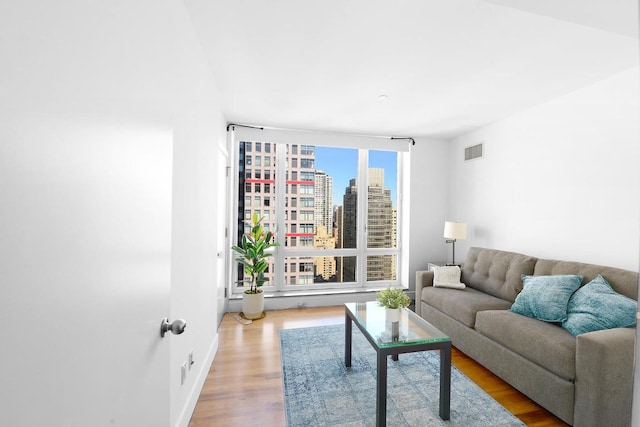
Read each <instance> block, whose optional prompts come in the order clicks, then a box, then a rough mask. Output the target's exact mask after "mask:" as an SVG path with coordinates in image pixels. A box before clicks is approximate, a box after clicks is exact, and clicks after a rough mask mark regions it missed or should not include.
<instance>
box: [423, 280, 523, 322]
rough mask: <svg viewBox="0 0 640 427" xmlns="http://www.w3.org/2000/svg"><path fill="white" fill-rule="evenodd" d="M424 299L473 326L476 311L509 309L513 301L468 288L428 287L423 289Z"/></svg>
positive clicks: (427, 302)
mask: <svg viewBox="0 0 640 427" xmlns="http://www.w3.org/2000/svg"><path fill="white" fill-rule="evenodd" d="M421 299H422V301H424V302H425V303H426V304H428V305H430V306H432V307H434V308H436V309H438V310H440V311H441V312H443V313H445V314H447V315H448V316H451V317H453V318H454V319H456V320H457V321H459V322H461V323H463V324H465V325H466V326H468V327H470V328H473V326H474V325H475V321H476V313H477V312H478V311H482V310H507V309H508V308H509V307H510V306H511V303H510V302H509V301H505V300H502V299H500V298H496V297H492V296H491V295H487V294H485V293H484V292H480V291H477V290H475V289H471V288H466V289H464V290H459V289H447V288H434V287H426V288H423V289H422V295H421Z"/></svg>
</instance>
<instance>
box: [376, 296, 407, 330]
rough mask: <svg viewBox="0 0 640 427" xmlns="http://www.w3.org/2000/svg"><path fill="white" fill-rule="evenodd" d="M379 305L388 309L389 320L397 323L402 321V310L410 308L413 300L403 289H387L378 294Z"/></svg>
mask: <svg viewBox="0 0 640 427" xmlns="http://www.w3.org/2000/svg"><path fill="white" fill-rule="evenodd" d="M377 301H378V305H380V306H381V307H384V308H385V309H386V316H387V320H389V321H390V322H397V321H398V320H400V309H401V308H407V307H409V304H411V299H410V298H409V296H408V295H407V294H405V293H404V291H403V290H402V289H398V288H387V289H382V290H381V291H379V292H378V298H377Z"/></svg>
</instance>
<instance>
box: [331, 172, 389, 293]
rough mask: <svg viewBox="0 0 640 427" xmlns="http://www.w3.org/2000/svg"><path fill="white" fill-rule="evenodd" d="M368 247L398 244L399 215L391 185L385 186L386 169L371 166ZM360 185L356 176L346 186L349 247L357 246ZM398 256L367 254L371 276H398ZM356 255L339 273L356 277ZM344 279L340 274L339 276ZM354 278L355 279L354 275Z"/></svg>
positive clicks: (345, 223)
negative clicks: (397, 221)
mask: <svg viewBox="0 0 640 427" xmlns="http://www.w3.org/2000/svg"><path fill="white" fill-rule="evenodd" d="M367 173H368V180H369V185H368V187H367V211H368V213H367V248H393V247H395V245H396V234H397V230H396V218H395V215H394V208H393V201H392V199H391V189H390V188H385V187H384V169H380V168H369V169H368V170H367ZM357 199H358V186H357V182H356V180H355V179H352V180H350V181H349V187H347V188H346V189H345V194H344V197H343V200H344V205H343V207H344V213H343V225H342V230H343V236H344V237H343V244H344V247H346V248H355V247H356V243H357V242H356V238H357V236H356V231H357V228H356V226H357V223H356V221H357V216H358V215H357V214H358V212H357ZM395 265H396V262H395V256H393V255H370V256H368V257H367V268H366V271H367V280H369V281H373V280H394V279H395V277H396V274H395ZM355 269H356V265H355V259H351V258H345V260H344V262H343V266H341V268H340V269H339V270H340V271H339V272H338V274H339V275H340V274H341V275H342V277H343V279H347V278H349V277H355ZM339 279H340V277H339ZM352 280H353V279H352Z"/></svg>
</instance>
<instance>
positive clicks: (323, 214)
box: [314, 170, 333, 232]
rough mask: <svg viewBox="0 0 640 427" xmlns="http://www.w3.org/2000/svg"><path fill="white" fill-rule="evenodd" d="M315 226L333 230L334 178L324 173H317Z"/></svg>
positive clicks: (319, 171) (318, 171)
mask: <svg viewBox="0 0 640 427" xmlns="http://www.w3.org/2000/svg"><path fill="white" fill-rule="evenodd" d="M315 202H316V205H315V211H314V212H315V213H314V215H315V218H314V220H315V226H316V232H317V230H318V227H319V226H321V225H322V226H324V227H325V229H326V230H327V231H332V230H333V177H332V176H330V175H327V174H326V173H325V172H324V171H321V170H317V171H315Z"/></svg>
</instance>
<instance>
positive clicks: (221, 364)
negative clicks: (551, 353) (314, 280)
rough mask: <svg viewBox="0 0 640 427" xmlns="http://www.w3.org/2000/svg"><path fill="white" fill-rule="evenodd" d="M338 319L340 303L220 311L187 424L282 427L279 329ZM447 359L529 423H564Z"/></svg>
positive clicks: (468, 365) (457, 357)
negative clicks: (244, 319) (236, 314)
mask: <svg viewBox="0 0 640 427" xmlns="http://www.w3.org/2000/svg"><path fill="white" fill-rule="evenodd" d="M340 323H344V307H343V306H336V307H316V308H302V309H291V310H279V311H269V312H268V313H267V316H266V317H265V318H264V319H261V320H257V321H254V322H253V323H252V324H250V325H242V324H240V323H239V322H237V321H236V320H234V319H233V318H232V317H231V316H230V315H228V314H227V315H225V316H224V318H223V320H222V323H221V325H220V328H219V330H218V332H219V334H220V335H219V339H220V345H219V349H218V353H217V354H216V357H215V359H214V361H213V364H212V366H211V370H210V371H209V375H208V377H207V380H206V382H205V385H204V388H203V390H202V393H201V395H200V398H199V400H198V403H197V405H196V409H195V411H194V414H193V417H192V419H191V423H190V424H189V427H212V426H225V427H234V426H248V425H256V426H261V427H267V426H274V427H275V426H284V425H285V414H284V403H283V389H282V369H281V365H280V338H279V334H278V331H279V330H280V329H286V328H301V327H308V326H320V325H335V324H340ZM452 363H453V365H455V366H456V367H457V368H458V369H459V370H460V371H462V372H463V373H464V374H465V375H467V377H469V378H471V380H473V381H474V382H475V383H476V384H478V385H479V386H480V387H481V388H482V389H484V390H485V391H486V392H487V393H488V394H490V395H491V396H492V397H493V398H494V399H496V400H497V401H498V402H500V404H502V406H504V407H505V408H507V410H509V411H510V412H512V413H513V414H514V415H516V416H517V417H518V418H520V419H521V420H522V421H523V422H524V423H525V424H527V425H528V426H534V427H547V426H566V424H564V423H563V422H562V421H560V420H559V419H558V418H556V417H554V416H553V415H551V414H550V413H549V412H547V411H545V410H544V409H542V408H541V407H540V406H538V405H537V404H535V403H534V402H532V401H531V400H529V399H527V398H526V397H525V396H524V395H523V394H521V393H520V392H518V391H517V390H515V389H513V388H512V387H510V386H509V385H508V384H507V383H505V382H504V381H502V380H501V379H499V378H498V377H496V376H495V375H493V374H491V373H490V372H489V371H487V370H486V369H484V368H483V367H482V366H480V365H479V364H477V363H476V362H474V361H473V360H472V359H470V358H469V357H467V356H466V355H464V354H463V353H461V352H460V351H458V350H457V349H455V348H454V349H453V353H452Z"/></svg>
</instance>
